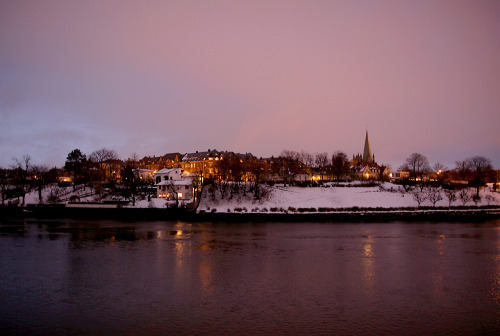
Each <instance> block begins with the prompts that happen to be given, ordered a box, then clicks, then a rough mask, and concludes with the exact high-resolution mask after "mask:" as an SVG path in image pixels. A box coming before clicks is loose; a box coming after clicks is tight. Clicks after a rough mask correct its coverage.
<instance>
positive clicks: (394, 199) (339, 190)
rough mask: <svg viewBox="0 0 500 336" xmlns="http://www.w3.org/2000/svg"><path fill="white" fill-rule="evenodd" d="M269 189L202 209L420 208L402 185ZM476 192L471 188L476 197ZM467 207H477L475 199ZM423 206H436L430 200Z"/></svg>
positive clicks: (498, 200) (142, 200)
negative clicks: (257, 195)
mask: <svg viewBox="0 0 500 336" xmlns="http://www.w3.org/2000/svg"><path fill="white" fill-rule="evenodd" d="M266 188H268V193H267V196H265V197H263V198H262V199H260V200H255V199H254V198H253V194H252V193H251V192H247V194H246V196H242V195H236V196H234V197H233V199H227V198H226V199H220V198H218V197H217V198H216V199H215V200H213V199H212V197H211V196H210V195H209V193H208V190H207V189H208V188H205V190H204V193H203V195H202V199H201V201H200V205H199V207H198V210H199V211H207V212H208V211H214V209H215V211H217V212H283V211H290V208H291V211H293V209H297V210H298V209H299V208H315V209H316V210H317V211H320V209H321V208H323V209H325V208H328V209H330V208H335V209H339V208H352V207H359V208H401V207H416V206H418V204H417V202H416V201H415V199H414V198H413V196H412V194H411V193H402V192H401V186H398V185H394V184H392V183H384V184H382V185H381V186H380V187H379V186H374V187H360V186H358V187H352V184H351V187H347V186H346V187H335V186H331V187H317V188H311V187H305V188H304V187H283V186H279V185H276V186H273V187H266ZM473 192H474V191H473V189H470V193H471V194H472V193H473ZM441 193H442V197H443V199H442V200H440V201H439V202H437V203H436V206H448V199H447V198H446V196H445V195H444V193H443V192H441ZM51 194H52V195H54V194H57V195H58V196H59V199H60V201H61V203H67V202H68V201H71V200H75V201H80V202H94V201H99V195H97V194H96V193H95V191H94V190H92V189H91V188H88V187H87V188H86V189H85V190H84V189H83V188H78V189H77V191H76V192H73V188H72V187H65V188H60V187H56V186H53V187H48V188H45V189H44V190H43V192H42V201H43V203H49V196H50V195H51ZM480 195H481V201H480V202H479V203H478V205H500V193H498V192H493V191H491V190H490V188H488V187H486V188H483V189H482V190H481V192H480ZM105 200H123V198H119V197H114V196H109V197H107V198H105ZM39 203H40V200H39V198H38V192H37V191H36V190H33V191H31V192H29V193H28V194H26V204H39ZM452 205H455V206H458V205H463V203H462V202H461V200H460V198H458V195H457V200H456V201H454V202H453V203H452ZM466 205H469V206H471V205H474V202H473V201H472V199H471V200H470V201H469V202H468V203H467V204H466ZM421 206H432V204H431V203H430V202H429V201H428V200H426V201H424V202H423V203H422V204H421ZM127 207H135V208H166V207H167V201H165V199H162V198H155V197H152V198H151V200H149V201H148V199H147V197H145V196H142V197H138V198H137V199H136V203H135V206H132V203H130V204H129V205H127Z"/></svg>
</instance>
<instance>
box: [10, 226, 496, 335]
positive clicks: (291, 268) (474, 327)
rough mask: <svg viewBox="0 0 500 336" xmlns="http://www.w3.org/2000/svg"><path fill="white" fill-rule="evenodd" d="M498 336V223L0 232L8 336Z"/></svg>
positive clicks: (17, 229)
mask: <svg viewBox="0 0 500 336" xmlns="http://www.w3.org/2000/svg"><path fill="white" fill-rule="evenodd" d="M13 224H15V225H13ZM498 333H500V221H494V222H487V223H455V224H453V223H440V224H436V223H363V224H325V223H322V224H316V223H300V224H286V223H268V224H241V223H239V224H214V223H203V224H198V223H197V224H190V223H182V222H179V223H173V222H144V223H124V222H112V221H73V220H68V221H61V222H53V221H51V222H49V221H21V222H15V223H12V222H11V223H9V225H6V224H5V223H4V224H1V225H0V334H2V335H6V334H7V335H8V334H19V335H167V334H169V335H266V334H267V335H304V334H309V335H319V334H328V335H357V334H362V335H483V334H486V335H489V334H491V335H496V334H498Z"/></svg>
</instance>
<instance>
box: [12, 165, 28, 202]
mask: <svg viewBox="0 0 500 336" xmlns="http://www.w3.org/2000/svg"><path fill="white" fill-rule="evenodd" d="M13 160H14V162H15V163H14V166H13V168H14V172H15V173H14V181H15V183H16V186H17V188H18V190H19V191H20V193H21V197H22V198H23V202H22V205H24V203H25V199H26V194H27V193H28V192H29V191H30V190H31V182H30V180H29V173H30V169H31V157H30V156H29V155H24V156H23V157H22V159H20V160H19V159H17V158H14V159H13Z"/></svg>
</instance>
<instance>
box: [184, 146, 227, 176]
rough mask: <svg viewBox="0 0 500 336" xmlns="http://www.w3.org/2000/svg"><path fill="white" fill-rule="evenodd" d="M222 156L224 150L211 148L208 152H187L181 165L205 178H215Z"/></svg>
mask: <svg viewBox="0 0 500 336" xmlns="http://www.w3.org/2000/svg"><path fill="white" fill-rule="evenodd" d="M222 157H223V153H222V152H219V151H217V150H210V149H209V150H207V151H206V152H198V151H196V152H195V153H187V154H186V155H184V157H183V158H182V162H181V167H182V169H183V170H185V171H188V172H190V173H194V174H197V175H200V176H202V177H203V178H214V177H215V176H216V175H217V174H218V168H217V163H218V162H219V160H220V159H221V158H222Z"/></svg>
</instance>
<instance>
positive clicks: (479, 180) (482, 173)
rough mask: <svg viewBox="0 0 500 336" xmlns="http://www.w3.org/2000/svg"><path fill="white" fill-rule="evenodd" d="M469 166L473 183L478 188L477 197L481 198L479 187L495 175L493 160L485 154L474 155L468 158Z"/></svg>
mask: <svg viewBox="0 0 500 336" xmlns="http://www.w3.org/2000/svg"><path fill="white" fill-rule="evenodd" d="M467 166H468V167H469V169H470V171H471V184H472V186H474V187H475V188H476V196H475V198H479V199H480V197H479V189H480V188H481V187H482V186H483V185H484V184H485V183H486V179H487V178H491V177H492V175H493V166H492V165H491V160H490V159H487V158H485V157H484V156H474V157H471V158H469V159H467Z"/></svg>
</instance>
